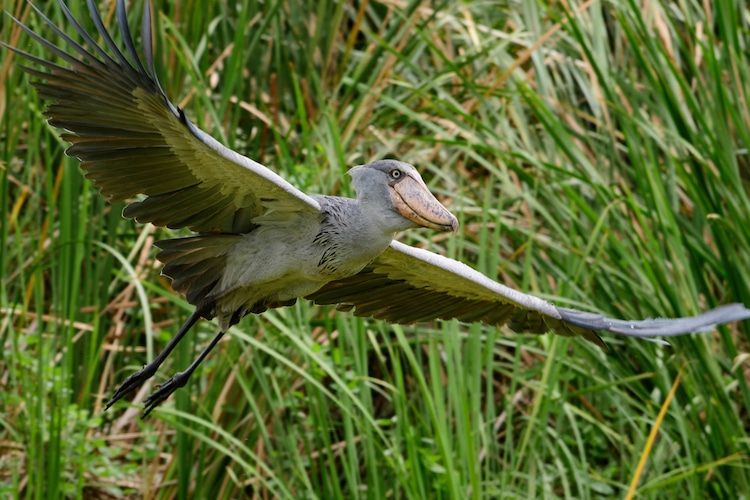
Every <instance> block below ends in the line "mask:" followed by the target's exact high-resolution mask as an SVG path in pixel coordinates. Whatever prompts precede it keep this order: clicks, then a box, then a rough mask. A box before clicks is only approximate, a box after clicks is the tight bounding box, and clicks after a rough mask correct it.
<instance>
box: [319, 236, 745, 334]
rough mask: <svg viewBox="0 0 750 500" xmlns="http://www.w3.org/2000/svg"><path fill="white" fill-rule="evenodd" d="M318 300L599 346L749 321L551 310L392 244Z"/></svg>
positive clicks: (375, 313) (728, 315) (719, 314)
mask: <svg viewBox="0 0 750 500" xmlns="http://www.w3.org/2000/svg"><path fill="white" fill-rule="evenodd" d="M307 298H308V299H310V300H313V301H315V302H316V303H317V304H338V305H339V307H340V308H342V309H351V308H352V307H354V308H355V309H354V314H355V315H357V316H371V317H374V318H378V319H383V320H386V321H389V322H391V323H415V322H420V321H430V320H434V319H452V318H456V319H458V320H460V321H465V322H473V321H481V322H484V323H487V324H489V325H497V326H500V325H504V324H506V323H507V324H508V326H509V327H510V329H511V330H513V331H515V332H530V333H539V334H541V333H546V332H548V331H552V332H554V333H556V334H558V335H565V336H581V337H583V338H585V339H587V340H590V341H591V342H594V343H595V344H597V345H598V346H600V347H602V348H606V346H605V345H604V342H603V341H602V339H601V338H599V335H598V334H597V332H600V331H608V332H612V333H616V334H618V335H626V336H629V337H639V338H644V339H648V340H652V341H655V342H660V343H663V342H662V341H659V340H656V339H654V338H653V337H670V336H676V335H683V334H686V333H692V332H705V331H710V330H711V329H712V328H713V327H714V326H715V325H719V324H723V323H727V322H730V321H737V320H741V319H746V318H750V309H746V308H745V307H744V306H743V305H742V304H728V305H724V306H721V307H718V308H716V309H713V310H711V311H708V312H705V313H703V314H700V315H698V316H692V317H689V318H678V319H647V320H643V321H623V320H618V319H611V318H606V317H604V316H602V315H600V314H592V313H588V312H584V311H578V310H576V309H567V308H564V307H557V306H555V305H554V304H551V303H549V302H547V301H545V300H542V299H540V298H538V297H534V296H533V295H528V294H525V293H521V292H518V291H516V290H513V289H511V288H508V287H507V286H504V285H501V284H500V283H497V282H495V281H493V280H491V279H490V278H488V277H487V276H485V275H483V274H481V273H479V272H477V271H475V270H474V269H472V268H470V267H469V266H467V265H465V264H462V263H461V262H458V261H456V260H453V259H449V258H446V257H442V256H440V255H438V254H435V253H432V252H428V251H427V250H422V249H419V248H414V247H410V246H408V245H404V244H403V243H399V242H397V241H394V242H392V243H391V246H390V247H389V248H388V249H387V250H386V251H385V252H384V253H383V254H382V255H381V256H380V257H378V258H377V259H375V260H374V261H373V262H372V263H371V264H369V265H368V266H367V267H366V268H365V269H363V270H362V271H361V272H360V273H359V274H357V275H355V276H352V277H350V278H346V279H343V280H338V281H333V282H331V283H328V284H327V285H325V286H324V287H323V288H321V289H320V290H318V291H317V292H315V293H314V294H312V295H310V296H308V297H307Z"/></svg>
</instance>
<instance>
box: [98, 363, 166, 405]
mask: <svg viewBox="0 0 750 500" xmlns="http://www.w3.org/2000/svg"><path fill="white" fill-rule="evenodd" d="M157 368H158V367H154V366H152V365H151V364H148V365H144V366H143V368H141V369H140V370H138V371H137V372H135V373H134V374H132V375H131V376H129V377H128V378H126V379H125V382H123V383H122V384H120V387H118V388H117V390H116V391H115V394H114V395H113V396H112V399H110V400H109V401H108V402H107V404H106V405H105V406H104V411H107V410H109V408H110V406H112V405H113V404H115V403H116V402H117V401H119V400H120V399H122V398H123V396H125V395H126V394H127V393H129V392H130V391H132V390H133V389H135V388H136V387H138V386H139V385H141V384H142V383H143V382H145V381H146V380H148V379H150V378H151V377H153V376H154V374H155V373H156V369H157Z"/></svg>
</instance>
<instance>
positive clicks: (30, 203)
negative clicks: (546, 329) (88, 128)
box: [0, 0, 750, 498]
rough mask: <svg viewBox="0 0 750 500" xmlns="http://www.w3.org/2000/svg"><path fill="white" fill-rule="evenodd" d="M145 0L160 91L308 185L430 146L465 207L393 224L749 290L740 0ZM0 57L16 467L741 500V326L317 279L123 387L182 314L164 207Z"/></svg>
mask: <svg viewBox="0 0 750 500" xmlns="http://www.w3.org/2000/svg"><path fill="white" fill-rule="evenodd" d="M39 3H40V8H41V9H42V10H43V11H44V12H45V14H46V15H48V16H49V17H50V18H51V19H53V20H54V21H55V23H56V24H58V25H60V26H65V21H64V17H63V16H62V13H61V10H60V8H59V6H57V5H56V4H55V3H54V2H44V3H42V2H39ZM154 3H155V6H154V11H155V12H156V14H157V16H156V17H157V28H156V32H155V33H156V39H157V47H158V56H157V61H159V62H158V63H157V64H158V66H159V72H160V78H161V80H162V84H163V86H164V87H165V90H166V91H167V93H168V95H170V96H171V98H172V100H173V101H174V102H175V103H176V104H178V105H179V106H181V107H183V108H184V110H185V112H186V114H187V115H188V116H189V117H190V118H191V119H192V120H193V121H194V122H195V123H196V124H197V125H199V126H200V127H202V128H203V129H204V130H207V131H208V132H210V133H211V134H213V135H214V136H215V137H217V138H219V139H220V140H221V141H223V142H224V143H225V144H227V145H228V146H230V147H232V148H234V149H236V150H238V151H241V152H243V153H245V154H247V155H248V156H251V157H253V158H255V159H257V160H258V161H260V162H262V163H264V164H266V165H268V166H269V167H270V168H272V169H273V170H275V171H277V172H279V173H280V174H281V175H283V176H284V177H286V178H287V179H289V180H290V181H291V182H292V183H293V184H295V185H297V186H298V187H300V188H301V189H303V190H305V191H307V192H310V193H327V194H340V195H350V194H352V193H351V192H350V188H349V185H348V182H347V177H346V175H345V172H346V170H347V168H348V167H350V166H353V165H356V164H361V163H365V162H369V161H372V160H375V159H378V158H384V157H396V158H399V159H401V160H404V161H408V162H410V163H413V164H415V165H416V166H417V167H418V168H419V169H420V170H421V171H422V173H423V175H424V177H425V178H426V180H427V182H428V184H429V185H430V187H431V188H432V189H433V191H434V192H435V193H437V194H438V195H439V197H440V198H441V199H442V200H443V201H444V203H445V204H446V205H447V206H449V207H450V208H451V209H452V210H453V211H454V213H456V214H457V215H458V217H459V219H460V222H461V227H462V230H461V234H460V235H458V236H445V235H436V234H434V233H433V232H430V231H426V230H425V231H413V232H411V233H408V234H403V235H402V236H401V237H400V239H401V240H402V241H408V242H410V243H413V244H416V245H420V246H425V247H428V248H430V249H431V250H433V251H437V252H441V253H444V254H446V255H449V256H452V257H455V258H459V259H461V260H463V261H465V262H467V263H469V264H470V265H472V266H474V267H476V268H478V269H479V270H481V271H483V272H485V273H487V274H489V275H490V276H493V277H497V279H498V280H500V281H502V282H505V283H507V284H508V285H510V286H513V287H516V288H518V289H520V290H524V291H528V292H532V293H535V294H538V295H541V296H543V297H546V298H550V299H552V298H554V300H555V301H556V303H558V304H562V305H566V306H573V307H579V308H584V309H588V310H595V311H601V312H602V313H605V314H607V315H611V316H616V317H622V318H641V317H648V316H652V317H654V316H682V315H690V314H694V313H696V312H698V311H700V310H702V309H705V308H709V307H712V306H716V305H718V304H721V303H726V302H734V301H739V302H744V303H745V304H750V279H748V269H750V220H749V219H750V217H749V215H750V203H749V201H748V195H747V186H748V184H747V180H748V176H749V175H750V161H749V160H748V150H747V148H748V144H750V112H749V110H748V101H747V100H748V95H749V94H750V63H749V62H748V55H747V54H748V46H749V45H750V10H749V9H748V6H747V5H746V4H745V3H744V2H734V1H732V0H717V1H714V2H691V1H683V0H678V1H675V2H665V1H656V0H654V1H643V2H635V1H631V0H610V1H598V2H597V1H587V2H578V1H568V2H549V3H545V2H541V1H539V2H534V1H521V2H505V1H491V0H476V1H465V2H447V1H445V2H418V1H407V0H370V1H367V0H365V1H348V0H347V1H339V2H336V1H332V0H321V1H319V2H303V1H294V2H292V1H289V2H282V1H280V0H269V1H265V2H257V1H254V0H238V1H235V2H225V1H223V0H222V1H216V2H212V3H207V2H201V1H198V0H182V1H173V2H167V1H157V2H154ZM71 4H72V5H71V9H72V11H73V12H74V14H75V15H76V16H77V17H78V18H79V19H82V21H83V22H84V25H85V26H86V27H87V28H89V29H90V30H92V32H93V29H94V28H93V24H92V23H91V22H90V19H89V18H88V14H87V13H86V12H85V10H86V9H85V5H84V2H81V1H75V2H71ZM99 5H100V7H101V9H102V11H103V13H104V16H105V20H106V21H107V22H108V24H110V25H111V24H112V21H113V12H114V2H112V1H101V2H99ZM4 8H5V10H7V11H8V12H10V13H12V14H13V15H14V16H16V17H18V18H19V19H21V20H23V22H25V23H27V24H29V25H30V26H32V27H34V28H36V29H38V30H40V31H41V33H42V34H44V35H45V36H47V37H49V38H51V39H53V40H55V39H56V38H55V36H54V34H53V33H52V31H51V30H50V29H48V28H45V27H44V26H43V25H42V24H41V23H40V21H39V18H38V16H36V15H34V14H33V13H31V11H30V8H29V5H28V4H27V3H26V2H15V1H10V2H8V1H5V3H4ZM142 9H143V4H142V3H141V2H132V5H131V6H130V11H129V15H130V19H131V23H133V29H134V31H135V32H136V34H137V33H139V32H140V28H139V27H140V16H141V13H142ZM0 30H1V32H0V39H2V40H3V41H4V42H6V43H9V44H11V45H17V46H19V47H21V48H23V49H24V50H28V51H31V52H32V53H38V54H41V55H43V56H44V57H48V54H46V53H44V52H42V51H40V48H39V47H38V46H33V45H31V44H30V41H29V39H28V37H26V36H21V34H20V30H18V28H17V27H15V26H13V24H12V23H11V22H10V21H9V19H8V17H7V16H2V20H1V21H0ZM115 32H116V30H115ZM115 38H116V39H119V38H118V36H117V35H116V37H115ZM136 39H137V41H138V40H139V36H138V35H136ZM0 58H1V62H0V72H2V82H3V85H2V86H0V109H1V110H2V113H1V116H2V123H1V124H0V128H1V130H0V137H1V138H2V141H0V146H1V150H2V151H1V153H0V154H2V158H1V159H0V210H2V214H0V224H1V225H0V237H1V242H2V243H1V245H0V268H2V270H3V274H2V280H1V281H0V340H2V350H0V386H1V387H0V389H1V390H0V475H1V476H2V480H1V481H0V482H1V483H2V485H0V488H2V489H3V496H8V495H10V496H15V497H16V498H42V497H50V498H54V497H60V496H64V497H72V498H75V497H86V498H96V497H98V498H109V497H122V496H129V497H145V498H173V497H178V498H186V497H188V496H191V495H192V496H195V497H196V498H200V497H206V496H207V495H212V496H214V495H215V496H216V498H244V497H248V498H251V497H262V498H270V497H280V498H302V497H321V498H354V497H365V496H366V497H372V498H381V497H395V498H423V497H430V498H467V497H474V498H480V497H509V498H513V497H518V496H524V497H552V496H560V497H576V498H596V497H603V496H626V495H628V494H632V493H637V494H640V495H642V496H644V497H647V498H674V497H675V496H679V498H705V497H712V498H723V497H729V498H738V496H742V497H744V498H747V492H749V491H750V461H748V452H749V451H750V449H749V445H750V440H749V437H750V426H749V425H748V422H749V421H750V416H749V415H748V409H749V408H750V390H748V377H749V375H750V361H749V360H748V359H749V358H748V345H749V344H748V340H749V338H748V324H747V323H744V324H736V325H729V326H728V327H724V328H720V329H719V330H718V331H717V332H716V333H711V334H707V335H700V336H689V337H684V338H678V339H675V340H674V341H673V342H672V344H673V345H672V347H671V348H670V347H667V348H664V347H661V346H658V345H654V344H651V343H647V342H639V341H636V340H632V339H624V340H623V339H616V338H611V337H608V338H606V339H605V341H606V342H607V344H608V345H609V347H610V352H608V353H604V352H602V351H600V350H599V349H598V348H596V347H595V346H593V345H589V344H585V343H583V342H582V341H580V340H576V339H572V340H571V339H565V338H556V337H553V336H550V335H546V336H541V337H534V336H523V335H508V332H506V331H505V330H500V331H497V330H495V329H491V328H486V327H484V326H482V325H462V324H456V323H442V322H437V323H435V324H420V325H415V326H413V327H403V328H401V327H397V326H391V325H387V324H383V323H379V322H375V321H365V320H361V319H356V318H353V317H351V316H348V315H345V314H338V313H334V312H333V311H332V310H328V309H324V308H318V307H312V306H310V305H309V304H307V303H304V301H303V302H302V303H299V304H297V305H296V306H295V307H292V308H287V309H283V310H276V311H271V312H268V313H266V314H264V315H263V316H261V317H248V318H246V319H245V320H243V321H242V322H241V323H240V324H239V325H238V326H237V327H235V328H233V329H232V330H231V335H228V336H227V339H226V341H225V342H222V344H221V347H220V348H219V349H217V350H216V351H215V352H214V355H213V356H212V357H211V358H210V360H208V361H207V362H206V363H204V364H203V365H202V370H200V373H197V374H196V376H194V377H193V378H192V380H191V383H190V385H189V386H188V387H187V388H185V389H183V390H182V391H180V392H179V393H178V394H177V395H176V397H174V398H173V400H171V401H170V402H168V403H167V404H164V405H162V406H161V407H160V408H159V409H158V410H157V411H156V412H155V414H154V415H153V417H151V418H149V419H148V420H145V421H142V420H139V419H138V415H139V409H140V407H141V403H142V400H143V398H144V397H145V396H146V395H147V394H148V393H149V392H150V391H151V386H146V387H143V388H142V389H141V390H139V391H137V393H136V394H134V397H133V400H132V402H133V405H132V406H128V405H125V404H118V405H117V406H116V407H115V408H113V409H111V410H110V411H108V412H107V413H103V411H102V406H103V403H104V402H105V401H106V400H107V399H108V397H109V395H110V394H111V393H112V391H113V390H114V389H115V387H116V386H117V385H118V384H119V383H120V382H121V381H122V380H123V379H124V378H125V377H126V376H127V375H128V374H130V373H132V372H133V371H134V370H136V369H137V368H138V367H140V366H141V365H142V364H143V363H144V362H145V361H146V360H147V359H149V358H150V357H152V356H153V355H154V352H155V351H158V349H159V348H160V347H162V346H163V345H164V344H165V343H166V341H167V340H168V339H169V338H170V336H171V335H172V334H173V333H174V332H176V330H177V328H178V326H179V324H181V322H182V321H183V320H184V319H185V318H186V317H187V315H188V314H189V312H190V308H189V306H188V305H187V304H186V303H185V301H184V300H183V298H182V297H179V296H176V295H175V294H174V293H172V292H171V291H170V288H169V283H168V282H167V281H166V280H165V279H164V278H161V277H159V266H158V263H156V262H155V260H154V253H155V252H154V251H153V250H154V249H153V241H154V239H159V238H164V237H171V236H174V233H172V232H169V231H166V230H163V229H158V228H153V227H151V226H142V225H138V224H135V223H134V222H132V221H129V220H122V219H121V218H120V215H119V214H120V211H121V209H122V206H121V205H112V206H110V205H108V204H107V203H106V202H105V200H103V199H102V198H101V197H100V196H99V195H98V194H97V193H96V190H95V189H94V188H93V187H92V185H91V183H90V182H88V181H86V180H85V179H84V178H83V176H82V175H81V173H80V171H79V169H78V166H77V161H76V160H74V159H70V158H67V157H66V156H65V155H64V153H63V152H64V149H65V147H66V144H64V143H63V142H62V141H61V140H60V139H59V131H58V130H54V129H51V128H50V127H49V126H48V125H47V124H46V123H45V121H44V118H43V116H42V111H43V109H44V103H42V102H40V101H39V100H38V99H37V97H36V95H35V94H34V93H33V92H32V91H31V90H30V86H29V83H28V77H27V76H26V75H25V74H23V73H22V72H21V71H19V70H18V67H17V64H18V63H19V62H20V61H19V60H18V58H17V57H14V56H13V55H12V54H11V53H10V52H9V51H8V50H6V49H0ZM214 330H215V326H214V325H212V324H210V323H208V322H202V323H201V324H200V325H199V326H198V328H197V331H196V332H195V333H196V334H195V335H194V337H193V338H192V344H191V343H190V342H185V345H184V346H181V348H180V349H178V352H177V353H176V356H175V357H174V358H172V359H171V360H170V362H168V363H167V364H165V365H164V366H163V367H162V369H161V371H160V373H159V374H158V375H157V379H158V380H157V381H161V380H166V379H167V378H168V377H169V376H170V375H171V373H172V372H175V371H178V370H180V369H181V368H183V367H185V366H187V364H188V363H189V362H190V360H191V359H192V357H193V355H194V353H195V352H196V350H197V349H199V348H200V347H201V345H203V344H204V343H205V342H206V341H207V340H208V339H209V338H210V337H211V336H212V335H213V333H214ZM660 412H663V413H662V414H660Z"/></svg>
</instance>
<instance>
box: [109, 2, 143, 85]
mask: <svg viewBox="0 0 750 500" xmlns="http://www.w3.org/2000/svg"><path fill="white" fill-rule="evenodd" d="M148 8H149V5H148V4H144V6H143V10H144V15H145V12H147V11H148ZM115 10H116V11H117V25H118V26H119V27H120V31H121V32H122V43H124V44H125V48H126V49H127V51H128V54H130V58H131V59H132V60H133V63H134V64H135V65H136V69H137V70H138V72H139V73H141V74H142V75H145V76H148V73H147V72H146V68H144V67H143V64H142V63H141V59H140V58H139V57H138V51H136V50H135V43H133V35H131V33H130V26H129V25H128V14H127V12H126V11H125V2H124V0H117V4H116V6H115ZM144 33H145V32H144Z"/></svg>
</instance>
